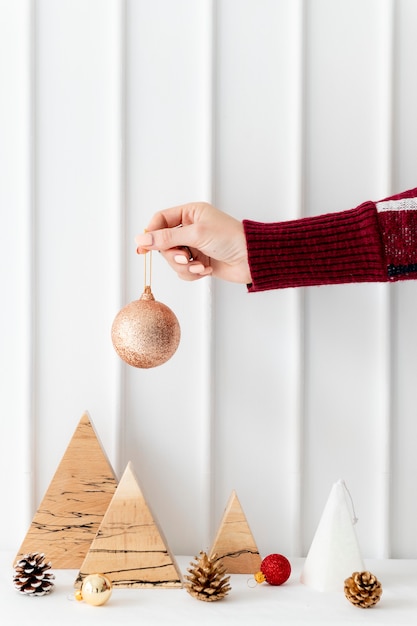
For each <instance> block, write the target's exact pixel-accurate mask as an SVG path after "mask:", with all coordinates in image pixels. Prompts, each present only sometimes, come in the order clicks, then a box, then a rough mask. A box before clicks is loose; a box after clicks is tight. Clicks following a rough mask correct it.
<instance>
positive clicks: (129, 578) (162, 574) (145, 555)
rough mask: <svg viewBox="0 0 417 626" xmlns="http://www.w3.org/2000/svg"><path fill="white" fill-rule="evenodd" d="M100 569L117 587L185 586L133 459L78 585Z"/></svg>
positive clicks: (92, 547)
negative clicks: (141, 484) (137, 474)
mask: <svg viewBox="0 0 417 626" xmlns="http://www.w3.org/2000/svg"><path fill="white" fill-rule="evenodd" d="M97 572H100V573H101V574H104V575H105V576H107V577H108V578H110V580H111V581H112V583H113V586H114V587H182V576H181V572H180V570H179V569H178V567H177V564H176V562H175V558H174V557H173V555H172V554H171V551H170V550H169V548H168V545H167V543H166V541H165V538H164V536H163V534H162V532H161V530H160V528H159V527H158V524H157V522H156V520H155V518H154V516H153V515H152V513H151V511H150V508H149V506H148V504H147V502H146V500H145V498H144V496H143V493H142V490H141V488H140V487H139V484H138V481H137V478H136V476H135V474H134V470H133V466H132V463H128V464H127V467H126V469H125V472H124V474H123V476H122V478H121V480H120V483H119V486H118V488H117V490H116V492H115V494H114V496H113V499H112V501H111V503H110V505H109V507H108V509H107V512H106V514H105V516H104V518H103V520H102V523H101V524H100V527H99V529H98V532H97V535H96V537H95V539H94V541H93V542H92V544H91V547H90V549H89V551H88V554H87V555H86V557H85V560H84V562H83V564H82V565H81V568H80V571H79V573H78V576H77V579H76V581H75V587H76V588H79V587H80V586H81V584H82V581H83V580H84V578H85V576H87V575H88V574H93V573H97Z"/></svg>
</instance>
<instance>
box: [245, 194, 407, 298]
mask: <svg viewBox="0 0 417 626" xmlns="http://www.w3.org/2000/svg"><path fill="white" fill-rule="evenodd" d="M243 226H244V229H245V235H246V242H247V249H248V260H249V267H250V271H251V276H252V283H251V284H250V285H248V290H249V291H251V292H255V291H264V290H267V289H282V288H286V287H301V286H311V285H330V284H340V283H359V282H386V281H393V280H404V279H410V278H417V188H416V189H411V190H409V191H406V192H404V193H402V194H399V195H396V196H392V197H390V198H386V199H384V200H381V201H379V202H371V201H369V202H365V203H363V204H361V205H360V206H358V207H356V208H354V209H350V210H348V211H342V212H339V213H329V214H325V215H320V216H316V217H306V218H302V219H298V220H292V221H286V222H273V223H261V222H254V221H250V220H244V222H243Z"/></svg>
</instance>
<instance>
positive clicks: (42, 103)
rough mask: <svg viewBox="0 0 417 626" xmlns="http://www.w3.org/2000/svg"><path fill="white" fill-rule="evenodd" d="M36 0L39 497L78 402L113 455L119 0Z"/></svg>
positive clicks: (117, 300) (62, 447)
mask: <svg viewBox="0 0 417 626" xmlns="http://www.w3.org/2000/svg"><path fill="white" fill-rule="evenodd" d="M36 7H37V38H36V41H37V46H36V62H37V66H36V76H37V87H36V93H37V100H36V111H37V115H36V133H37V146H36V173H37V187H36V189H37V198H36V199H37V211H38V214H37V233H36V255H37V266H38V276H37V280H38V282H37V286H36V291H37V332H38V350H37V355H36V363H35V368H36V379H37V381H36V382H37V415H38V421H39V424H38V429H37V444H38V445H37V458H38V485H37V487H38V489H37V497H38V499H39V498H40V497H41V496H42V493H43V491H44V490H45V488H46V486H47V485H48V483H49V481H50V479H51V476H52V472H53V471H54V469H55V467H56V465H57V463H58V461H59V460H60V458H61V456H62V454H63V452H64V450H65V447H66V445H67V443H68V441H69V439H70V437H71V436H72V433H73V431H74V429H75V427H76V425H77V423H78V420H79V419H80V417H81V415H82V413H83V411H84V410H88V411H89V412H90V414H91V417H92V419H93V422H94V424H95V426H96V429H97V431H98V433H99V436H100V437H101V439H102V442H103V445H104V447H105V449H106V451H107V453H108V455H109V457H110V459H111V461H112V462H114V460H115V450H114V438H113V436H114V426H113V422H114V420H115V419H117V416H115V414H114V412H115V406H116V395H117V393H118V391H117V388H116V381H117V372H116V367H117V365H116V363H117V357H116V355H115V353H114V351H113V349H112V346H111V342H110V340H109V337H110V326H111V322H112V319H113V317H114V315H115V313H116V312H117V307H118V305H119V304H120V295H119V288H118V285H119V277H116V275H115V267H118V254H117V245H116V243H115V240H114V236H115V221H116V218H115V216H116V214H118V212H119V210H120V209H121V207H120V149H121V137H120V112H119V97H120V68H119V66H118V63H117V62H115V60H116V59H119V57H120V51H119V41H118V36H117V32H115V30H116V31H117V30H118V29H119V24H118V21H117V19H115V17H116V10H117V9H116V3H115V2H112V0H108V1H106V2H102V1H100V0H98V1H92V2H88V3H85V2H82V1H75V2H74V1H72V0H69V1H66V0H62V1H61V2H58V3H57V2H53V1H50V0H40V1H39V2H37V5H36ZM75 42H76V45H75ZM51 441H53V442H54V445H53V446H51V445H50V442H51Z"/></svg>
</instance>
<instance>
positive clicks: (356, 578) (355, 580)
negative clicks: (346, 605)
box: [345, 572, 382, 609]
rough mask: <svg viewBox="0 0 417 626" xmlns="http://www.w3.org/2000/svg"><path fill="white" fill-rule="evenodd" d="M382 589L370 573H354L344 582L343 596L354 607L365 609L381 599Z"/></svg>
mask: <svg viewBox="0 0 417 626" xmlns="http://www.w3.org/2000/svg"><path fill="white" fill-rule="evenodd" d="M381 594H382V587H381V583H380V582H379V581H378V579H377V578H376V576H374V575H373V574H371V572H354V573H353V574H352V576H351V577H350V578H347V579H346V580H345V596H346V597H347V599H348V600H349V602H351V603H352V604H354V605H355V606H359V607H361V608H362V609H367V608H369V607H371V606H374V604H376V603H377V602H379V600H380V599H381Z"/></svg>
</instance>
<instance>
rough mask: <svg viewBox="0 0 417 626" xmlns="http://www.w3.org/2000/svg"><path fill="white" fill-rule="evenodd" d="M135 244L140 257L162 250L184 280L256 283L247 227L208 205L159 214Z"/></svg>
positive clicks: (200, 203) (175, 208) (186, 206)
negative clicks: (250, 268) (244, 228)
mask: <svg viewBox="0 0 417 626" xmlns="http://www.w3.org/2000/svg"><path fill="white" fill-rule="evenodd" d="M135 241H136V244H137V246H138V248H137V251H138V253H139V254H143V253H146V252H148V251H149V250H159V251H160V252H161V253H162V254H163V256H164V257H165V259H166V260H167V261H168V263H169V264H170V266H171V267H172V268H173V269H174V270H175V271H176V273H177V274H178V276H179V277H180V278H182V279H184V280H197V279H199V278H202V277H203V276H214V277H216V278H221V279H223V280H228V281H230V282H235V283H242V284H249V283H250V282H251V280H252V279H251V275H250V270H249V264H248V255H247V248H246V238H245V233H244V230H243V224H242V223H241V222H239V221H238V220H237V219H235V218H234V217H232V216H230V215H227V214H226V213H223V212H222V211H219V210H218V209H216V208H214V207H213V206H212V205H211V204H208V203H206V202H196V203H190V204H183V205H181V206H177V207H173V208H172V209H166V210H164V211H160V212H159V213H156V214H155V215H154V216H153V217H152V219H151V221H150V222H149V224H148V226H147V228H146V232H145V233H144V234H142V235H137V236H136V237H135Z"/></svg>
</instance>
